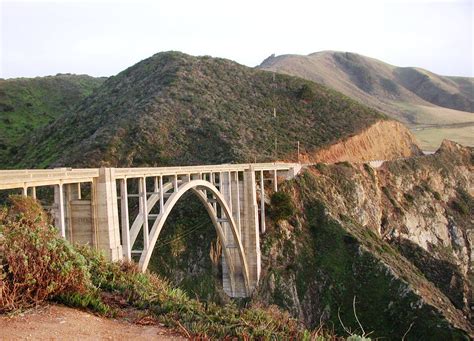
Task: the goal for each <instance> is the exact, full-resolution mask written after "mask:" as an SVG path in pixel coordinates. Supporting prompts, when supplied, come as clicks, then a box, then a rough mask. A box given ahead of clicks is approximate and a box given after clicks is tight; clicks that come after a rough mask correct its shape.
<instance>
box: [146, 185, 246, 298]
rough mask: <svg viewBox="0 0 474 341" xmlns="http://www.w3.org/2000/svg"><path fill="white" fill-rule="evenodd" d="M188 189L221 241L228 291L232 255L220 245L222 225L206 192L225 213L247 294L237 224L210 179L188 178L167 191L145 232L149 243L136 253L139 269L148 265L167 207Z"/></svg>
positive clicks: (167, 212) (231, 274)
mask: <svg viewBox="0 0 474 341" xmlns="http://www.w3.org/2000/svg"><path fill="white" fill-rule="evenodd" d="M188 191H191V192H193V193H194V194H195V195H196V196H197V197H198V199H199V200H200V201H201V202H202V203H203V205H204V207H205V209H206V211H207V212H208V214H209V217H210V218H211V220H212V223H213V225H214V227H215V229H216V232H217V235H218V237H219V241H220V243H221V244H222V250H223V252H224V256H225V259H226V264H227V266H228V268H229V273H230V280H231V288H232V291H234V288H235V271H234V269H235V266H234V264H233V263H232V259H233V258H232V257H231V256H230V253H229V250H228V249H227V247H226V245H224V241H225V236H224V229H223V228H222V225H221V222H219V220H218V217H217V212H216V210H215V209H214V207H213V205H211V204H210V203H209V201H208V198H207V194H206V192H209V193H211V194H212V195H213V197H214V199H215V201H216V202H217V203H218V204H219V206H220V207H221V212H222V214H223V215H224V216H225V219H226V222H227V223H228V224H229V225H230V229H231V231H232V235H233V239H234V242H235V244H236V248H237V251H238V254H239V258H240V263H241V267H242V275H243V278H244V286H245V291H246V292H247V294H248V295H249V294H250V285H249V269H248V264H247V259H246V255H245V251H244V247H243V244H242V241H241V239H240V233H239V230H238V228H237V224H236V223H235V221H234V218H233V217H232V211H231V209H230V208H229V206H228V205H227V203H226V201H225V198H224V196H223V195H222V194H221V193H220V192H219V190H218V189H217V188H216V187H215V186H214V185H213V184H212V183H210V182H208V181H206V180H191V181H189V182H186V183H183V184H182V185H181V186H179V188H178V190H177V191H176V192H174V193H173V194H171V196H170V197H169V198H168V200H166V203H165V204H164V206H163V212H161V213H160V216H159V217H158V219H156V221H155V222H154V224H153V226H152V227H151V231H150V234H149V245H148V247H147V248H146V249H145V250H144V251H143V253H142V255H141V257H140V261H139V267H140V269H142V270H143V271H144V270H145V269H146V268H147V267H148V263H149V262H150V258H151V255H152V253H153V249H154V247H155V244H156V242H157V240H158V237H159V235H160V233H161V230H162V228H163V226H164V224H165V222H166V220H167V218H168V216H169V215H170V213H171V211H172V210H173V208H174V206H175V205H176V203H177V202H178V200H179V199H180V198H181V197H182V196H183V195H184V194H185V193H187V192H188ZM155 203H156V201H155Z"/></svg>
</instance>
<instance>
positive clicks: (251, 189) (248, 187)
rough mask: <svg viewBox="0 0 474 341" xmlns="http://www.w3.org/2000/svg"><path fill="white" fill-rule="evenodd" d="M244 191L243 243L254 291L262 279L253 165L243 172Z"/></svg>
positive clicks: (251, 286)
mask: <svg viewBox="0 0 474 341" xmlns="http://www.w3.org/2000/svg"><path fill="white" fill-rule="evenodd" d="M242 185H243V186H242V187H243V191H242V192H243V193H242V199H243V200H242V203H243V205H242V206H243V207H242V208H243V209H242V210H241V231H242V244H243V246H244V250H245V255H246V257H247V264H248V267H249V282H250V283H249V284H250V291H253V290H254V289H255V287H256V286H257V284H258V280H259V279H260V271H261V254H260V234H259V228H258V204H257V193H256V192H257V188H256V179H255V170H254V169H253V167H252V166H251V167H250V169H249V170H247V171H245V172H244V174H243V184H242Z"/></svg>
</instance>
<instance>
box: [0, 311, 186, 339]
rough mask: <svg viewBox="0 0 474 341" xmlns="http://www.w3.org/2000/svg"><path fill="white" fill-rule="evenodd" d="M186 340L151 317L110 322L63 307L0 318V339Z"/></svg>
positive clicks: (119, 319)
mask: <svg viewBox="0 0 474 341" xmlns="http://www.w3.org/2000/svg"><path fill="white" fill-rule="evenodd" d="M130 339H133V340H185V338H184V337H182V336H180V335H179V334H178V333H176V332H175V331H173V330H170V329H168V328H165V327H164V326H162V325H160V324H159V323H158V322H157V321H154V320H153V319H151V318H147V317H143V318H141V319H137V318H135V317H134V318H130V316H129V317H128V318H126V317H121V318H118V319H109V318H104V317H98V316H95V315H93V314H90V313H88V312H84V311H80V310H76V309H72V308H67V307H64V306H61V305H47V306H43V307H40V308H36V309H32V310H29V311H27V312H24V313H22V314H18V315H14V316H0V340H130Z"/></svg>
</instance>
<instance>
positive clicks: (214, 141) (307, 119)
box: [11, 52, 417, 167]
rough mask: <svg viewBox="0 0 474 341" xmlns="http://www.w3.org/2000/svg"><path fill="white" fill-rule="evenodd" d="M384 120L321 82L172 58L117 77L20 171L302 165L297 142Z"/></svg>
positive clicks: (28, 153) (324, 139)
mask: <svg viewBox="0 0 474 341" xmlns="http://www.w3.org/2000/svg"><path fill="white" fill-rule="evenodd" d="M274 108H275V115H274ZM384 120H385V117H384V116H383V115H381V114H379V113H378V112H377V111H375V110H373V109H369V108H367V107H365V106H362V105H360V104H359V103H357V102H355V101H353V100H351V99H349V98H347V97H345V96H343V95H341V94H340V93H338V92H336V91H333V90H330V89H328V88H326V87H325V86H322V85H318V84H315V83H313V82H309V81H305V80H303V79H299V78H296V77H290V76H286V75H277V76H274V75H273V74H272V73H270V72H265V71H261V70H256V69H252V68H248V67H245V66H242V65H239V64H237V63H235V62H232V61H229V60H224V59H217V58H211V57H193V56H189V55H186V54H182V53H179V52H166V53H159V54H156V55H154V56H152V57H150V58H148V59H145V60H143V61H141V62H139V63H137V64H136V65H134V66H132V67H130V68H128V69H126V70H125V71H123V72H121V73H119V74H118V75H117V76H115V77H111V78H109V79H107V80H106V81H105V82H104V83H103V84H102V86H100V87H99V88H97V89H96V91H95V92H94V93H93V94H92V95H91V96H89V97H88V98H86V99H85V100H84V101H82V102H81V104H80V105H79V106H78V107H76V110H75V111H74V112H73V113H70V114H68V115H64V116H62V117H60V118H59V119H58V120H56V121H55V122H54V123H53V124H51V125H49V126H47V127H45V128H44V129H43V130H42V131H39V132H38V133H36V134H35V136H33V138H32V139H31V140H30V142H29V144H26V145H24V146H22V148H21V152H20V153H19V154H18V155H17V156H16V158H15V159H13V160H12V163H11V165H14V166H15V167H45V166H58V165H67V166H99V165H110V166H130V165H133V166H141V165H171V164H175V165H176V164H180V165H185V164H196V163H225V162H250V161H252V162H253V161H255V160H256V161H259V162H261V161H265V160H267V161H268V160H276V159H281V160H294V159H295V158H296V150H297V141H300V144H301V147H302V150H304V151H306V152H314V151H316V150H318V149H321V148H323V147H325V146H328V145H330V144H333V143H335V142H338V141H341V140H343V139H345V138H348V137H349V136H354V135H356V134H358V133H360V132H362V131H364V130H366V129H368V128H369V127H370V126H372V125H373V124H375V123H377V122H380V121H384ZM406 137H407V136H406V135H403V136H401V137H400V140H405V139H406ZM275 139H277V146H276V149H275ZM405 142H406V143H407V144H409V145H411V144H412V141H411V140H407V141H405ZM394 148H395V150H393V151H392V154H391V155H396V156H398V157H402V156H408V155H411V154H412V153H413V152H412V150H413V151H415V152H416V151H417V148H416V146H413V148H412V149H410V151H409V152H408V154H407V152H406V150H405V149H404V150H398V149H397V148H398V147H397V146H396V145H395V146H394ZM370 157H371V158H377V159H380V158H382V159H383V158H384V157H385V155H382V154H377V153H375V154H374V155H370Z"/></svg>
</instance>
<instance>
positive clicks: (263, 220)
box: [260, 171, 266, 233]
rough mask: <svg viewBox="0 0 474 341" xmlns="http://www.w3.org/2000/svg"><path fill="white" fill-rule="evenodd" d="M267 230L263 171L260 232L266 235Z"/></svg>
mask: <svg viewBox="0 0 474 341" xmlns="http://www.w3.org/2000/svg"><path fill="white" fill-rule="evenodd" d="M265 230H266V226H265V185H264V178H263V171H260V232H261V233H264V232H265Z"/></svg>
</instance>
